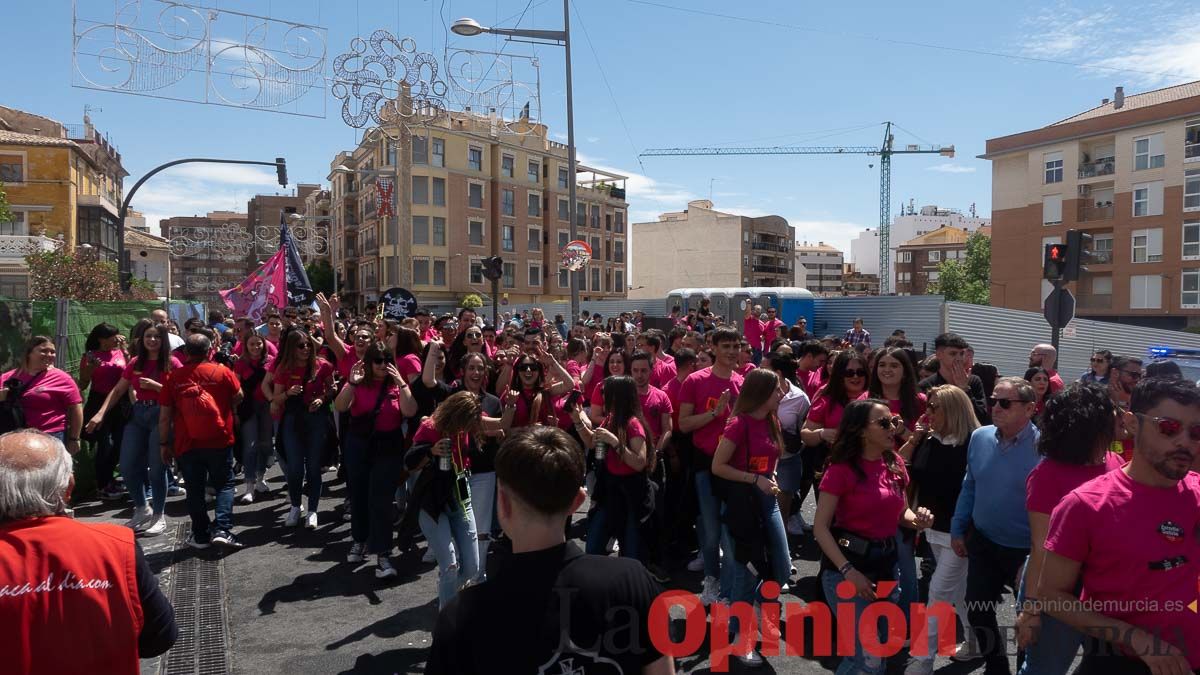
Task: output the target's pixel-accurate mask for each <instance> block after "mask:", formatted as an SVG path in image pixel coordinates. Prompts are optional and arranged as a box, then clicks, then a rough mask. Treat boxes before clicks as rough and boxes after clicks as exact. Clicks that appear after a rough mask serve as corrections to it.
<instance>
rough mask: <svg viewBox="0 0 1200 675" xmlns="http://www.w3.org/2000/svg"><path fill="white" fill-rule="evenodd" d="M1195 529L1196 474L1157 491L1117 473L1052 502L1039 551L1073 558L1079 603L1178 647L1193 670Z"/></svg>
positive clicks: (1198, 508)
mask: <svg viewBox="0 0 1200 675" xmlns="http://www.w3.org/2000/svg"><path fill="white" fill-rule="evenodd" d="M1198 528H1200V484H1198V481H1197V477H1196V475H1195V474H1188V476H1187V477H1185V478H1184V479H1183V480H1182V481H1180V482H1179V483H1178V484H1176V485H1175V486H1174V487H1170V488H1160V487H1151V486H1149V485H1143V484H1141V483H1137V482H1135V481H1134V480H1133V479H1132V478H1130V477H1129V476H1128V475H1127V474H1126V473H1125V471H1124V470H1116V471H1110V472H1108V473H1106V474H1103V475H1102V476H1100V477H1099V478H1095V479H1093V480H1091V481H1088V482H1087V483H1084V484H1083V485H1081V486H1079V487H1077V488H1075V490H1073V491H1072V492H1071V493H1070V494H1068V495H1067V496H1066V497H1065V498H1063V501H1062V503H1061V504H1059V505H1058V506H1057V507H1055V509H1054V511H1053V512H1052V513H1051V515H1050V531H1049V534H1048V535H1047V536H1046V550H1048V551H1052V552H1054V553H1055V554H1057V555H1061V556H1063V557H1064V558H1068V559H1070V560H1074V561H1075V562H1077V563H1080V571H1081V573H1082V576H1083V593H1082V595H1081V599H1082V600H1083V601H1085V602H1089V603H1092V604H1094V605H1095V606H1096V607H1099V608H1101V609H1099V610H1097V611H1100V612H1101V613H1102V614H1104V615H1106V616H1109V617H1112V618H1114V619H1118V620H1121V621H1125V622H1127V623H1130V624H1132V625H1134V626H1137V627H1139V628H1141V629H1143V630H1146V631H1148V632H1150V633H1151V634H1153V635H1156V636H1159V637H1161V639H1163V640H1164V641H1166V642H1169V643H1170V644H1172V645H1174V646H1176V647H1178V648H1179V649H1182V650H1183V651H1184V653H1185V654H1186V655H1187V660H1188V664H1189V665H1190V666H1191V667H1192V668H1193V669H1195V668H1200V618H1198V617H1197V615H1196V614H1194V613H1192V612H1190V611H1187V610H1186V609H1185V608H1186V607H1187V606H1188V604H1189V603H1191V602H1194V601H1195V600H1196V579H1197V567H1198V566H1200V539H1197V537H1196V532H1197V529H1198ZM1185 559H1186V562H1183V561H1184V560H1185ZM1178 563H1181V564H1178ZM1168 606H1173V607H1175V608H1177V609H1175V610H1173V611H1171V610H1169V609H1164V608H1168Z"/></svg>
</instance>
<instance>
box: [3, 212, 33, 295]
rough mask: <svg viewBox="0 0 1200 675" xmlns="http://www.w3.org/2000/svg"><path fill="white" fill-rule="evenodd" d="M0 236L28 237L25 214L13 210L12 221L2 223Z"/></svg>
mask: <svg viewBox="0 0 1200 675" xmlns="http://www.w3.org/2000/svg"><path fill="white" fill-rule="evenodd" d="M10 210H11V209H10ZM0 234H10V235H17V236H28V234H29V231H28V230H27V229H26V225H25V212H24V211H16V210H12V220H10V221H7V222H3V221H0ZM0 295H3V294H0ZM11 297H15V296H11Z"/></svg>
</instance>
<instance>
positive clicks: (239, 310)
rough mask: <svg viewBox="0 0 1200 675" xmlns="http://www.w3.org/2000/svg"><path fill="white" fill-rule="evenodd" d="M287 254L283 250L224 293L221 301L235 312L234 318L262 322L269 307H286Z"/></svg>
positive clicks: (222, 292)
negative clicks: (245, 317) (241, 317)
mask: <svg viewBox="0 0 1200 675" xmlns="http://www.w3.org/2000/svg"><path fill="white" fill-rule="evenodd" d="M286 260H287V254H286V251H285V249H284V247H280V249H279V250H278V251H276V252H275V255H273V256H271V257H270V258H269V259H268V260H267V261H266V262H265V263H263V264H262V267H259V268H258V269H256V270H254V273H253V274H251V275H250V276H248V277H246V280H245V281H243V282H242V283H240V284H238V285H237V286H235V287H233V288H231V289H229V290H227V291H221V292H220V293H221V299H222V300H224V301H225V305H226V306H227V307H229V309H231V310H233V313H234V315H235V316H239V317H240V316H247V317H250V318H251V319H253V320H254V321H256V322H257V321H262V320H263V317H264V316H266V314H267V309H269V308H270V307H286V306H287V303H288V288H287V262H286Z"/></svg>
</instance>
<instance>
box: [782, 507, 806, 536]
mask: <svg viewBox="0 0 1200 675" xmlns="http://www.w3.org/2000/svg"><path fill="white" fill-rule="evenodd" d="M807 530H808V523H807V522H805V520H804V516H803V515H801V514H800V512H799V511H797V512H796V515H794V516H792V517H791V518H788V521H787V532H788V534H804V533H805V532H806V531H807Z"/></svg>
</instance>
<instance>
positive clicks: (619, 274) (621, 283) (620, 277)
mask: <svg viewBox="0 0 1200 675" xmlns="http://www.w3.org/2000/svg"><path fill="white" fill-rule="evenodd" d="M613 276H614V277H615V278H616V287H617V292H618V293H624V292H625V271H624V270H616V271H615V272H613Z"/></svg>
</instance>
